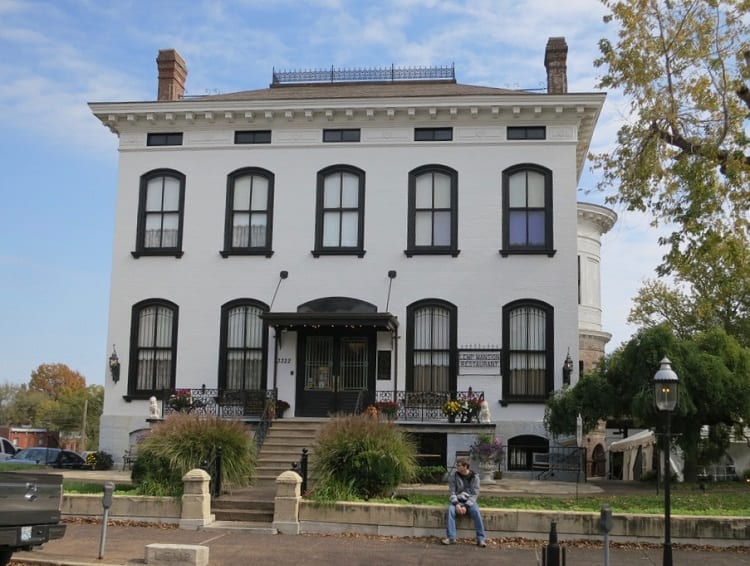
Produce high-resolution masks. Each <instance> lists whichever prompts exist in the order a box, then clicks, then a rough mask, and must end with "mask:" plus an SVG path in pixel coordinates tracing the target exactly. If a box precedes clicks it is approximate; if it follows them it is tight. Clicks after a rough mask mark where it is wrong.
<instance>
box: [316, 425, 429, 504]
mask: <svg viewBox="0 0 750 566" xmlns="http://www.w3.org/2000/svg"><path fill="white" fill-rule="evenodd" d="M314 453H315V458H314V459H313V464H312V469H313V472H314V474H315V475H316V476H317V477H318V478H320V480H319V484H318V485H317V486H316V488H315V492H314V498H315V499H318V500H328V499H331V498H332V497H334V496H335V495H334V494H338V495H337V496H336V497H338V498H340V495H341V493H342V492H343V493H346V492H349V493H351V495H353V496H356V497H360V498H364V499H369V498H371V497H378V496H382V495H385V494H386V493H387V492H388V491H389V490H392V489H394V488H395V487H397V486H398V485H399V484H400V483H403V482H409V481H413V480H414V478H415V477H416V475H417V448H416V444H415V442H414V441H413V439H412V438H411V437H409V436H408V435H407V434H406V433H405V432H403V431H402V430H400V429H399V428H398V427H397V426H396V425H395V424H393V423H391V422H388V421H382V420H378V419H377V418H372V417H370V416H368V415H366V414H365V415H357V416H341V417H335V418H332V419H331V420H330V421H329V422H328V423H327V424H326V425H325V426H324V427H323V428H322V429H321V431H320V433H319V434H318V438H317V441H316V445H315V449H314Z"/></svg>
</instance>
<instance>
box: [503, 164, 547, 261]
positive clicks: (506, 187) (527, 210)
mask: <svg viewBox="0 0 750 566" xmlns="http://www.w3.org/2000/svg"><path fill="white" fill-rule="evenodd" d="M552 242H553V241H552V173H551V171H549V170H548V169H546V168H544V167H539V166H536V165H520V166H516V167H512V168H510V169H508V170H506V171H504V172H503V250H502V252H503V253H540V252H541V253H547V254H548V255H552V254H554V250H553V249H552V247H553V243H552Z"/></svg>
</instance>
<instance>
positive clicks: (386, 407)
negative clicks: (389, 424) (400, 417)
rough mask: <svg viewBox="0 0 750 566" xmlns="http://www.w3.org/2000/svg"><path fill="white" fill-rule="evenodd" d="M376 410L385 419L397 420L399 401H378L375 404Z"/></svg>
mask: <svg viewBox="0 0 750 566" xmlns="http://www.w3.org/2000/svg"><path fill="white" fill-rule="evenodd" d="M375 408H376V409H377V411H378V413H380V414H381V415H383V416H384V417H385V418H387V419H388V420H393V419H395V418H396V414H397V413H398V408H399V405H398V402H397V401H378V402H376V403H375Z"/></svg>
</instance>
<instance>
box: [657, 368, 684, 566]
mask: <svg viewBox="0 0 750 566" xmlns="http://www.w3.org/2000/svg"><path fill="white" fill-rule="evenodd" d="M659 364H660V367H659V371H657V372H656V373H655V374H654V402H655V403H656V408H657V409H658V410H659V411H660V412H662V413H665V415H666V419H667V430H666V434H665V436H664V557H663V559H662V564H663V566H672V533H671V524H670V523H671V518H670V495H669V480H670V476H671V475H672V474H671V471H670V465H669V453H670V447H669V443H670V439H671V436H672V412H673V411H674V410H675V408H676V407H677V390H678V383H679V381H680V378H679V377H677V374H676V373H675V372H674V370H672V362H670V361H669V358H667V357H666V356H665V357H664V358H663V359H662V360H661V362H659Z"/></svg>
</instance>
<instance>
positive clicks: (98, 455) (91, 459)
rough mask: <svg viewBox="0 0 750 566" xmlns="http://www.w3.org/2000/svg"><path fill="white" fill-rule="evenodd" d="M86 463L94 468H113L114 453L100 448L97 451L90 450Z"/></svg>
mask: <svg viewBox="0 0 750 566" xmlns="http://www.w3.org/2000/svg"><path fill="white" fill-rule="evenodd" d="M86 464H88V465H89V466H91V468H92V469H94V470H111V469H112V465H113V464H114V460H113V459H112V454H110V453H109V452H105V451H104V450H98V451H96V452H89V453H88V454H87V455H86Z"/></svg>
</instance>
